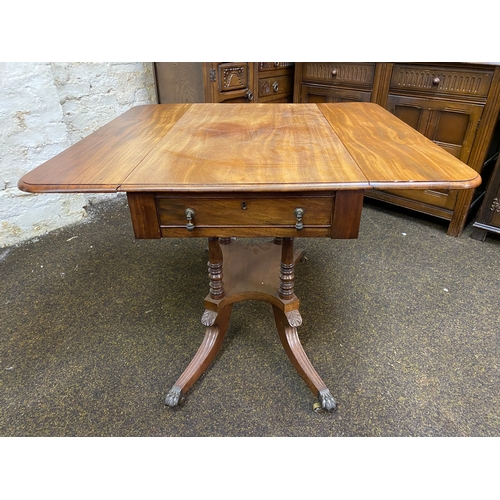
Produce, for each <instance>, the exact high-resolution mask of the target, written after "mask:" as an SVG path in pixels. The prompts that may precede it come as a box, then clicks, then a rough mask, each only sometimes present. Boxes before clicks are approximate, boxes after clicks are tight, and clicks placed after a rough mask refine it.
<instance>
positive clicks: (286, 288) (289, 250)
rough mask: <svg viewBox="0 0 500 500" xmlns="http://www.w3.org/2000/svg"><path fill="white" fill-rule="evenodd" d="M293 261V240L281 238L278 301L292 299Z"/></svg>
mask: <svg viewBox="0 0 500 500" xmlns="http://www.w3.org/2000/svg"><path fill="white" fill-rule="evenodd" d="M294 267H295V265H294V261H293V238H283V240H282V242H281V264H280V287H279V291H278V294H279V297H280V299H284V300H288V299H291V298H292V297H293V293H294V292H293V279H294V277H295V276H294Z"/></svg>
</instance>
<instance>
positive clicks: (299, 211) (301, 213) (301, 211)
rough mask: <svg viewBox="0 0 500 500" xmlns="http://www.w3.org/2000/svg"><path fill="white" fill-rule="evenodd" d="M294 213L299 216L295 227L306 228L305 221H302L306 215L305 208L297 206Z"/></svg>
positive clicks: (297, 228) (298, 229)
mask: <svg viewBox="0 0 500 500" xmlns="http://www.w3.org/2000/svg"><path fill="white" fill-rule="evenodd" d="M294 214H295V217H296V218H297V222H296V223H295V229H296V230H297V231H301V230H302V229H304V223H303V222H302V217H304V209H303V208H296V209H295V212H294Z"/></svg>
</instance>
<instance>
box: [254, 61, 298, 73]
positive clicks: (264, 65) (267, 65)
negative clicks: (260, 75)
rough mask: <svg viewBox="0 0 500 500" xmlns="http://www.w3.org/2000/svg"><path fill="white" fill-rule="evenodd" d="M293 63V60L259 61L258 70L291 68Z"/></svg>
mask: <svg viewBox="0 0 500 500" xmlns="http://www.w3.org/2000/svg"><path fill="white" fill-rule="evenodd" d="M294 64H295V63H293V62H260V63H259V72H260V71H275V70H277V69H287V68H293V66H294Z"/></svg>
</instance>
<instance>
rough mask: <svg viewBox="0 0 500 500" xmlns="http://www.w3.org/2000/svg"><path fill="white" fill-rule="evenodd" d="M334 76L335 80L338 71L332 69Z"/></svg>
mask: <svg viewBox="0 0 500 500" xmlns="http://www.w3.org/2000/svg"><path fill="white" fill-rule="evenodd" d="M332 76H333V78H335V77H336V76H337V70H336V69H332Z"/></svg>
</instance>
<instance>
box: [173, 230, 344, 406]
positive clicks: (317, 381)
mask: <svg viewBox="0 0 500 500" xmlns="http://www.w3.org/2000/svg"><path fill="white" fill-rule="evenodd" d="M303 253H304V252H303V251H300V250H299V251H294V249H293V238H282V239H281V238H280V239H275V240H274V242H273V241H271V242H267V243H264V244H242V243H240V242H238V241H234V240H231V239H229V238H221V239H219V238H209V262H208V270H209V277H210V294H209V295H208V296H207V297H206V298H205V312H204V314H203V316H202V320H201V322H202V323H203V325H205V326H206V327H207V328H206V332H205V337H204V339H203V342H202V344H201V346H200V348H199V349H198V352H197V353H196V355H195V356H194V358H193V359H192V360H191V362H190V363H189V365H188V366H187V368H186V369H185V370H184V372H183V373H182V375H181V376H180V377H179V378H178V380H177V381H176V382H175V384H174V386H173V387H172V389H171V390H170V391H169V392H168V394H167V396H166V398H165V404H166V405H167V406H170V407H174V406H177V405H179V403H180V402H181V401H182V400H183V398H184V396H185V394H186V392H187V391H188V390H189V389H190V388H191V386H192V385H193V384H194V383H195V382H196V380H198V378H199V377H200V376H201V374H202V373H203V372H204V371H205V370H206V369H207V367H208V366H209V365H210V363H211V362H212V361H213V359H214V358H215V356H216V355H217V352H218V351H219V349H220V347H221V345H222V343H223V341H224V337H225V336H226V332H227V329H228V326H229V318H230V316H231V310H232V307H233V304H234V303H235V302H240V301H242V300H264V301H266V302H269V303H270V304H271V305H272V308H273V313H274V319H275V322H276V328H277V330H278V334H279V337H280V340H281V343H282V344H283V347H284V349H285V352H286V353H287V355H288V357H289V358H290V360H291V362H292V364H293V366H294V367H295V369H296V370H297V372H298V373H299V375H300V376H301V377H302V379H303V380H304V381H305V383H306V384H307V385H308V387H309V388H310V389H311V391H312V392H313V394H315V395H316V396H317V397H318V398H319V401H320V405H318V404H316V405H315V406H316V407H317V408H321V409H324V410H327V411H332V410H334V409H335V408H336V403H335V400H334V398H333V396H332V395H331V394H330V391H329V390H328V388H327V387H326V385H325V383H324V382H323V381H322V380H321V377H320V376H319V375H318V373H317V372H316V370H315V369H314V367H313V365H312V363H311V362H310V360H309V358H308V357H307V355H306V353H305V351H304V348H303V347H302V344H301V343H300V340H299V337H298V333H297V327H298V326H300V325H301V324H302V317H301V316H300V312H299V299H298V298H297V297H296V295H295V294H294V291H293V286H294V285H293V280H294V266H295V264H296V262H297V261H298V260H300V259H301V258H302V256H303ZM277 269H279V270H280V272H279V273H278V272H276V271H277Z"/></svg>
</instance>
